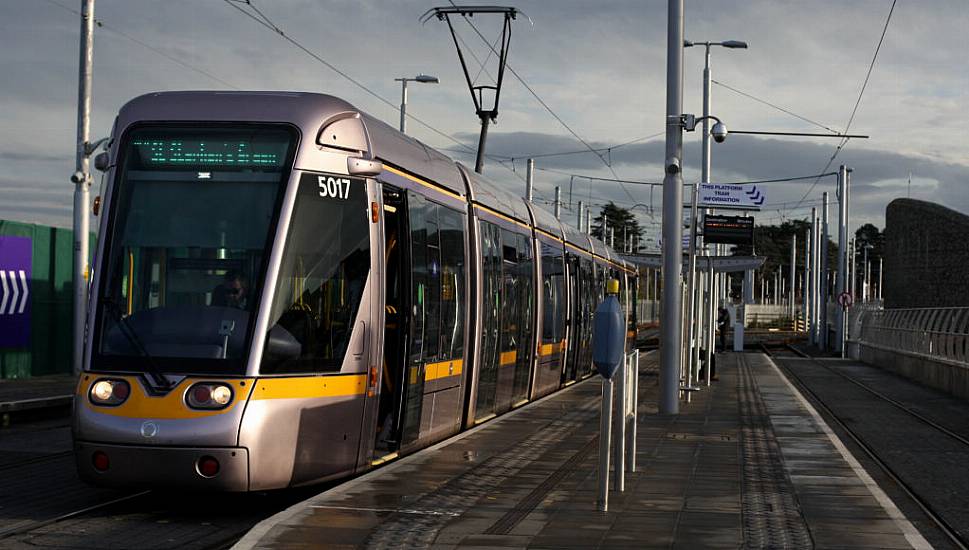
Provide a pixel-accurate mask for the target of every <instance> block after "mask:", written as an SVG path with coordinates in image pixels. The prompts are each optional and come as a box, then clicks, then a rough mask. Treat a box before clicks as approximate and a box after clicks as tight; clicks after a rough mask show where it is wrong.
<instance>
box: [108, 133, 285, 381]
mask: <svg viewBox="0 0 969 550" xmlns="http://www.w3.org/2000/svg"><path fill="white" fill-rule="evenodd" d="M294 142H295V132H294V131H293V130H292V129H290V128H288V127H283V126H279V125H247V126H241V125H236V126H232V127H202V128H199V127H159V126H150V127H142V128H140V129H137V130H134V131H132V132H129V134H128V137H127V142H126V143H125V144H124V145H123V147H122V151H123V153H122V156H121V159H120V161H121V162H122V163H123V164H122V167H121V177H120V178H119V180H118V184H117V186H116V187H115V189H114V192H113V195H114V196H113V199H112V205H111V210H110V215H111V218H110V220H109V223H108V235H107V236H106V238H107V243H106V245H107V248H106V252H105V256H104V261H103V262H102V268H101V269H103V270H104V272H103V275H102V277H101V288H100V299H99V300H98V303H97V304H96V307H97V320H96V324H95V333H94V342H95V346H94V349H95V354H94V357H93V359H92V367H93V368H97V369H108V370H125V371H137V370H145V369H149V368H158V369H159V370H161V371H164V372H171V373H203V374H204V373H224V374H242V373H244V371H245V362H246V355H247V350H248V349H249V343H250V342H251V339H252V331H253V324H254V319H255V315H254V312H255V308H256V304H257V303H258V301H259V294H260V289H261V288H262V287H263V284H262V281H263V278H264V276H265V273H264V272H265V262H266V260H267V259H268V255H269V250H270V248H271V244H272V238H273V233H274V231H273V228H274V227H275V220H276V219H277V215H278V214H277V212H278V210H279V206H278V205H279V203H280V198H281V196H282V189H283V187H284V185H285V182H286V178H288V175H289V171H290V166H292V154H293V153H292V151H293V149H294V147H293V145H294Z"/></svg>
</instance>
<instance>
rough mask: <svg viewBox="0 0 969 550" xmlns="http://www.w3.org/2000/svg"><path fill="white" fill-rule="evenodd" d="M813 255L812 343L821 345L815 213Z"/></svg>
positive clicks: (818, 234)
mask: <svg viewBox="0 0 969 550" xmlns="http://www.w3.org/2000/svg"><path fill="white" fill-rule="evenodd" d="M812 252H813V254H814V255H813V256H812V257H811V279H812V280H811V282H812V283H813V285H814V287H813V289H814V290H813V294H812V295H811V299H812V301H813V302H812V303H813V304H814V305H813V306H811V312H812V313H811V316H812V321H813V323H814V344H815V345H818V346H819V345H821V339H820V336H819V335H820V334H821V326H820V325H821V216H819V215H815V218H814V246H813V247H812Z"/></svg>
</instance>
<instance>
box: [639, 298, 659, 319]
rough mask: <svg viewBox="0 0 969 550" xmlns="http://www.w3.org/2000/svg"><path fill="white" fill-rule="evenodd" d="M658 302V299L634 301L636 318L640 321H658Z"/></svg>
mask: <svg viewBox="0 0 969 550" xmlns="http://www.w3.org/2000/svg"><path fill="white" fill-rule="evenodd" d="M659 304H660V302H659V301H658V300H642V299H641V300H639V301H637V302H636V319H637V320H638V321H639V322H640V323H658V322H659V314H660V311H659V309H660V308H659Z"/></svg>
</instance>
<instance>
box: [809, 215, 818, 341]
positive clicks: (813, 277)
mask: <svg viewBox="0 0 969 550" xmlns="http://www.w3.org/2000/svg"><path fill="white" fill-rule="evenodd" d="M817 220H818V209H817V208H811V241H810V245H809V248H808V250H809V252H808V262H809V263H810V264H811V267H810V269H809V270H808V304H809V305H808V322H807V326H808V343H809V344H812V345H813V344H815V343H816V340H815V338H814V335H815V328H816V327H815V324H814V318H815V317H816V315H815V307H817V305H816V302H815V301H814V296H815V293H816V292H817V290H816V289H817V286H816V284H817V268H816V267H815V266H814V255H815V254H817V250H818V249H817V245H816V243H815V239H816V238H817V235H818V221H817Z"/></svg>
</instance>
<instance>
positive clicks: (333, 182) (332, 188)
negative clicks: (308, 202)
mask: <svg viewBox="0 0 969 550" xmlns="http://www.w3.org/2000/svg"><path fill="white" fill-rule="evenodd" d="M316 179H317V181H318V182H319V184H320V196H321V197H323V198H324V199H325V198H328V197H332V198H334V199H342V200H347V197H349V196H350V180H349V179H347V178H333V177H327V176H317V177H316Z"/></svg>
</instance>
